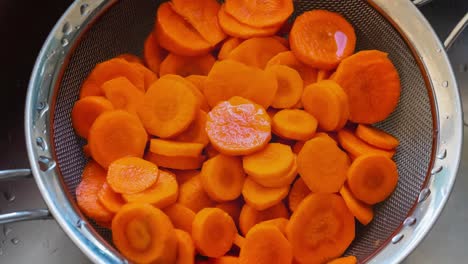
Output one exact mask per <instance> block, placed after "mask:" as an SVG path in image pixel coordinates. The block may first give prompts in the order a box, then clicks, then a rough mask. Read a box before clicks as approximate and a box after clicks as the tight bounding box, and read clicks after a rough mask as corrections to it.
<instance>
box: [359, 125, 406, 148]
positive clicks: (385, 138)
mask: <svg viewBox="0 0 468 264" xmlns="http://www.w3.org/2000/svg"><path fill="white" fill-rule="evenodd" d="M356 136H357V137H359V138H360V139H361V140H363V141H365V142H366V143H368V144H370V145H372V146H374V147H377V148H381V149H388V150H392V149H394V148H396V147H398V144H399V141H398V139H397V138H395V137H394V136H392V135H390V134H388V133H386V132H385V131H383V130H380V129H378V128H375V127H370V126H366V125H363V124H359V125H358V126H357V128H356Z"/></svg>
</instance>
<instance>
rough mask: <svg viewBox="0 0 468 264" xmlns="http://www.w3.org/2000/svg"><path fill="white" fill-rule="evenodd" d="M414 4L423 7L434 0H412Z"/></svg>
mask: <svg viewBox="0 0 468 264" xmlns="http://www.w3.org/2000/svg"><path fill="white" fill-rule="evenodd" d="M411 1H412V2H413V4H415V5H416V6H417V7H421V6H423V5H425V4H427V3H429V2H432V0H411Z"/></svg>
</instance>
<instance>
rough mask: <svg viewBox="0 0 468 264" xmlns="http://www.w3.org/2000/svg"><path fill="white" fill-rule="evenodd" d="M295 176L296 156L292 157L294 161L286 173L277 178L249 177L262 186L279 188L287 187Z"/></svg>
mask: <svg viewBox="0 0 468 264" xmlns="http://www.w3.org/2000/svg"><path fill="white" fill-rule="evenodd" d="M250 176H251V175H250ZM296 176H297V162H296V155H294V161H293V163H292V165H291V168H290V169H289V171H288V172H286V173H285V174H283V175H280V176H278V177H255V176H251V177H252V179H255V181H256V182H257V183H258V184H260V185H262V186H264V187H269V188H279V187H284V186H289V185H291V183H292V182H293V181H294V179H295V178H296Z"/></svg>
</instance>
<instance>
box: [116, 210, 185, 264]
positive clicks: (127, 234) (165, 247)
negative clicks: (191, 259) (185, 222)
mask: <svg viewBox="0 0 468 264" xmlns="http://www.w3.org/2000/svg"><path fill="white" fill-rule="evenodd" d="M112 240H113V242H114V245H115V246H116V247H117V249H119V251H120V252H121V253H122V255H124V256H125V257H126V258H127V259H128V260H130V261H132V262H135V263H175V261H176V257H177V235H176V232H175V230H174V227H173V226H172V224H171V220H170V219H169V217H167V215H166V214H164V213H163V212H162V211H161V210H160V209H157V208H155V207H153V206H151V205H149V204H139V203H136V204H127V205H125V206H124V207H122V209H120V211H119V212H118V213H117V214H116V215H115V217H114V220H112Z"/></svg>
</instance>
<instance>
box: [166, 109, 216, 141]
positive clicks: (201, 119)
mask: <svg viewBox="0 0 468 264" xmlns="http://www.w3.org/2000/svg"><path fill="white" fill-rule="evenodd" d="M206 120H207V114H206V112H204V111H202V110H199V111H198V113H197V116H196V117H195V120H193V122H192V124H190V126H189V127H188V128H187V130H185V131H184V132H182V134H180V135H178V136H177V137H175V138H174V139H175V140H176V141H180V142H192V143H199V144H202V145H203V146H207V145H208V143H210V139H209V138H208V134H207V133H206V130H205V127H206Z"/></svg>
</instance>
